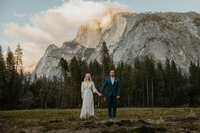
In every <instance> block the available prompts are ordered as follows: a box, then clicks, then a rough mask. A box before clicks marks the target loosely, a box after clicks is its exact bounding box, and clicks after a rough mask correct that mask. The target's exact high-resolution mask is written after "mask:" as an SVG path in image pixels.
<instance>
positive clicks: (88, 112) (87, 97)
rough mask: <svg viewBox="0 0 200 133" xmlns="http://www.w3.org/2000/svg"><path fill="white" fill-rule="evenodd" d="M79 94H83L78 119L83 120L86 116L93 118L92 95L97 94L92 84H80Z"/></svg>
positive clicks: (91, 82)
mask: <svg viewBox="0 0 200 133" xmlns="http://www.w3.org/2000/svg"><path fill="white" fill-rule="evenodd" d="M81 93H83V101H82V109H81V114H80V118H85V117H87V116H94V98H93V93H97V94H99V92H98V91H97V89H96V88H95V85H94V82H93V81H90V82H88V83H87V82H85V81H83V82H82V83H81Z"/></svg>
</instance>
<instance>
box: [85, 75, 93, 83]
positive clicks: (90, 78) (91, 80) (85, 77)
mask: <svg viewBox="0 0 200 133" xmlns="http://www.w3.org/2000/svg"><path fill="white" fill-rule="evenodd" d="M87 75H88V76H89V77H90V82H91V81H92V77H91V75H90V73H86V74H85V78H84V81H86V76H87Z"/></svg>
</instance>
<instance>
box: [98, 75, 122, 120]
mask: <svg viewBox="0 0 200 133" xmlns="http://www.w3.org/2000/svg"><path fill="white" fill-rule="evenodd" d="M106 86H108V89H107V99H108V116H109V117H116V111H117V109H116V108H117V96H120V81H119V79H118V78H116V77H115V78H114V83H113V84H112V81H111V79H110V78H107V79H106V80H105V82H104V84H103V86H102V88H101V90H100V93H101V94H102V93H103V90H104V88H105V87H106ZM112 109H113V111H112Z"/></svg>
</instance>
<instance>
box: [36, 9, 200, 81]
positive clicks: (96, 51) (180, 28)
mask: <svg viewBox="0 0 200 133" xmlns="http://www.w3.org/2000/svg"><path fill="white" fill-rule="evenodd" d="M103 41H105V42H106V44H107V47H108V49H109V53H110V55H111V58H112V59H113V61H114V63H115V64H117V63H118V62H120V61H124V62H127V63H129V64H131V65H133V62H134V59H135V58H136V57H138V58H143V57H144V56H146V55H149V56H152V57H153V58H154V59H155V61H161V63H164V61H165V59H166V58H169V59H174V61H175V62H176V64H177V65H178V67H180V68H181V69H182V70H183V72H186V73H187V72H188V67H189V63H190V61H193V62H196V61H197V60H198V58H199V57H200V15H199V14H198V13H195V12H189V13H153V14H135V13H133V12H130V11H127V10H122V9H109V10H108V11H106V12H105V13H103V14H102V15H101V16H99V17H97V18H96V19H94V20H93V21H90V22H89V23H88V24H86V25H82V26H81V27H80V28H79V30H78V33H77V36H76V38H75V39H74V40H73V41H70V42H66V43H69V44H70V45H69V46H65V44H63V46H62V47H60V48H58V47H56V46H51V45H50V46H51V47H50V48H48V49H47V50H46V52H45V54H44V56H43V57H42V58H41V59H40V62H39V63H38V64H37V66H36V69H35V71H34V73H33V74H37V75H39V76H46V77H52V76H54V75H55V76H60V71H59V68H58V67H57V64H58V61H59V59H60V57H63V58H65V59H66V60H67V61H69V60H70V59H71V58H72V57H73V56H76V57H79V58H81V59H82V60H86V61H87V62H90V61H92V60H94V59H97V61H99V62H100V48H101V45H102V42H103ZM72 51H73V52H72Z"/></svg>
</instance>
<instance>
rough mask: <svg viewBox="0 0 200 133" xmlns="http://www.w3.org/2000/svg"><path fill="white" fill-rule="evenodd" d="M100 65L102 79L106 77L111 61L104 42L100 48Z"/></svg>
mask: <svg viewBox="0 0 200 133" xmlns="http://www.w3.org/2000/svg"><path fill="white" fill-rule="evenodd" d="M101 63H102V70H103V78H105V76H106V75H108V73H109V71H110V65H111V59H110V55H109V50H108V48H107V46H106V42H105V41H104V42H103V44H102V47H101Z"/></svg>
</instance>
